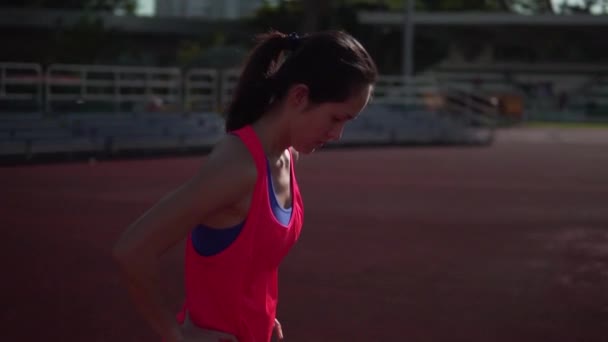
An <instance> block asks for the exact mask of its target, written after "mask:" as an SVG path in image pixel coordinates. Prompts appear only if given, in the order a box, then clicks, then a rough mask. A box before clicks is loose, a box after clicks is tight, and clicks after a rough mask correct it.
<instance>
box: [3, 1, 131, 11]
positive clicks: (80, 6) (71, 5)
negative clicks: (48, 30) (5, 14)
mask: <svg viewBox="0 0 608 342" xmlns="http://www.w3.org/2000/svg"><path fill="white" fill-rule="evenodd" d="M0 8H31V9H45V8H47V9H62V10H90V11H104V12H115V11H121V12H126V13H129V14H133V13H135V10H136V9H137V0H2V1H1V2H0Z"/></svg>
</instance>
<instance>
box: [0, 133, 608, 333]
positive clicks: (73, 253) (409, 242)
mask: <svg viewBox="0 0 608 342" xmlns="http://www.w3.org/2000/svg"><path fill="white" fill-rule="evenodd" d="M522 132H523V133H522ZM594 132H595V133H593V134H595V135H598V136H602V133H598V132H599V131H594ZM577 134H579V135H580V137H583V139H572V138H569V139H558V138H556V136H555V134H553V133H552V134H547V132H540V133H539V132H532V131H509V132H505V133H504V134H503V133H501V135H499V139H498V141H497V142H496V143H495V144H494V145H493V146H491V147H469V148H455V147H425V148H407V147H405V148H392V149H350V150H330V151H324V152H320V153H317V154H315V155H312V156H310V157H307V158H305V159H303V160H302V161H301V163H300V165H299V170H298V178H299V181H300V186H301V189H302V191H303V196H304V200H305V208H306V217H305V226H304V230H303V235H302V237H301V239H300V241H299V243H298V244H297V245H296V247H295V248H294V249H293V250H292V252H291V254H290V255H289V256H288V257H287V259H286V260H285V262H284V264H283V266H282V268H281V273H280V274H281V280H280V281H281V283H280V304H279V318H280V319H281V321H282V323H283V326H284V331H285V334H286V342H298V341H299V342H304V341H347V342H350V341H408V342H422V341H433V342H444V341H445V342H448V341H449V342H456V341H471V342H476V341H479V342H482V341H483V342H499V341H505V342H513V341H518V342H525V341H535V342H536V341H543V342H549V341H564V342H566V341H567V342H574V341H585V342H600V341H608V139H605V141H604V140H602V138H594V139H589V140H587V141H586V140H585V139H584V137H585V136H587V135H589V134H585V133H580V132H579V133H577ZM603 134H604V137H606V136H608V134H607V132H606V131H604V133H603ZM591 135H592V134H591ZM591 135H589V136H591ZM203 161H204V157H190V158H180V159H157V160H138V161H113V162H99V163H97V164H94V165H89V164H88V163H73V164H58V165H39V166H23V167H11V168H3V169H0V181H1V182H2V196H1V197H0V205H1V207H0V208H2V216H1V222H2V224H1V229H2V258H0V267H1V269H2V270H3V274H4V276H3V277H2V281H1V282H0V294H1V296H2V303H3V305H2V309H0V322H1V326H2V328H1V333H0V335H1V336H2V340H3V341H36V342H38V341H63V342H84V341H86V342H95V341H117V342H122V341H125V342H130V341H158V340H159V339H158V338H156V337H155V336H154V335H153V334H152V332H151V330H150V329H149V328H148V327H147V326H146V325H145V323H144V322H143V320H141V319H140V318H139V317H138V316H137V314H136V312H135V310H134V309H133V308H132V307H131V306H130V302H129V300H128V297H127V292H126V290H125V289H124V287H123V286H122V283H121V282H120V281H119V278H118V277H117V274H116V268H115V266H114V265H113V264H112V262H111V260H110V256H109V252H110V248H111V245H112V243H113V241H114V240H115V239H116V238H117V236H118V235H119V234H120V232H121V231H122V230H123V229H124V228H125V227H126V226H127V225H128V224H129V223H130V222H131V221H133V220H134V219H135V218H137V216H138V215H140V214H141V213H142V212H143V211H144V210H145V209H146V208H147V207H148V206H150V205H152V204H153V203H154V202H155V201H156V200H157V199H158V198H159V197H161V196H162V195H163V194H165V193H166V192H167V191H169V190H171V189H172V188H174V187H175V186H177V185H178V184H180V183H181V182H183V181H185V180H186V179H187V178H188V177H190V176H191V175H192V174H193V173H194V172H195V171H196V170H197V168H198V167H199V165H200V164H201V163H202V162H203ZM182 249H183V245H179V246H176V248H175V249H173V250H172V251H171V252H170V253H169V254H168V255H167V256H166V257H165V258H163V260H162V272H163V278H164V279H165V280H166V285H167V288H168V291H169V296H170V298H171V301H172V303H174V305H175V308H177V307H178V306H179V302H180V300H181V293H182V289H181V286H182V274H183V273H182V272H183V270H182V265H181V259H180V258H181V256H182Z"/></svg>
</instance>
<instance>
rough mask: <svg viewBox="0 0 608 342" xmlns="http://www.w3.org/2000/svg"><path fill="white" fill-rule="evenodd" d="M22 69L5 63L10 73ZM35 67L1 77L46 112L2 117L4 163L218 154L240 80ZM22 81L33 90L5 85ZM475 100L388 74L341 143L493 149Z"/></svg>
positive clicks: (206, 74) (210, 73)
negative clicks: (475, 120)
mask: <svg viewBox="0 0 608 342" xmlns="http://www.w3.org/2000/svg"><path fill="white" fill-rule="evenodd" d="M16 66H17V65H16V64H1V63H0V68H3V70H13V69H14V68H15V67H16ZM18 66H19V67H20V68H23V67H24V65H18ZM25 67H26V69H27V70H28V72H29V73H30V76H29V77H28V78H26V79H19V80H18V81H16V80H17V79H18V73H17V74H13V75H17V76H15V77H12V78H7V77H4V78H2V79H0V82H2V85H3V86H2V93H1V94H0V101H5V102H11V101H16V100H20V101H30V102H33V103H35V104H37V105H38V110H37V111H36V112H35V113H18V112H14V113H9V112H7V111H3V112H0V157H1V156H4V157H15V156H17V157H23V158H24V159H27V160H30V159H36V158H37V157H39V156H42V155H51V154H64V155H65V154H67V155H77V154H86V155H103V156H114V155H121V154H124V153H128V152H143V151H148V152H150V151H189V150H197V149H205V148H209V147H210V146H211V145H213V144H214V143H215V142H216V141H217V139H219V137H220V136H221V134H222V133H223V119H222V118H221V116H220V115H219V114H218V113H219V111H220V109H221V108H222V107H225V106H226V104H227V102H228V100H227V99H229V98H230V96H231V94H232V90H233V88H234V85H235V82H236V80H237V78H238V73H237V72H236V71H235V70H229V71H227V72H223V73H219V72H217V71H215V70H204V69H200V70H189V71H188V72H186V73H185V76H184V77H182V76H181V72H180V71H179V70H177V69H174V68H167V69H163V68H138V67H112V66H82V65H60V64H58V65H51V66H50V67H48V68H47V69H46V70H42V68H39V67H36V66H32V65H25ZM7 74H9V73H7V72H4V73H3V75H7ZM17 83H18V84H19V85H21V86H28V87H29V88H27V89H26V88H23V87H20V88H15V87H12V88H11V87H7V86H5V85H8V84H10V85H14V84H17ZM24 89H26V90H24ZM41 89H42V93H43V94H40V91H41ZM43 95H44V96H43ZM444 95H445V96H444ZM471 98H472V97H471V93H470V92H468V91H466V90H462V91H461V92H451V93H448V92H447V91H446V90H445V86H440V85H439V84H438V83H437V82H436V81H435V80H434V79H432V78H428V77H426V78H425V77H419V78H415V79H404V78H402V77H398V76H386V75H383V76H382V77H381V79H380V81H379V82H378V85H377V89H376V92H375V94H374V99H373V100H372V103H371V104H370V105H369V106H368V107H367V108H366V110H365V112H364V113H363V114H362V115H361V117H360V118H359V119H358V120H355V121H354V122H352V123H351V124H349V125H348V126H347V128H346V129H345V132H344V136H343V139H342V140H341V141H340V142H339V143H334V144H332V145H352V144H396V143H397V144H398V143H417V144H427V143H473V142H487V141H488V140H489V138H488V137H487V135H486V137H484V138H483V139H479V135H478V134H473V133H472V132H473V131H480V130H482V129H485V130H486V131H491V127H488V126H485V127H480V126H479V125H477V127H474V125H471V120H470V118H471V117H475V116H479V115H480V114H482V116H486V117H491V116H492V114H493V112H495V108H493V107H492V106H491V105H488V104H487V103H483V101H482V104H479V103H476V104H475V103H474V102H472V101H470V99H471ZM454 99H456V100H461V101H454ZM449 101H451V102H450V103H448V102H449ZM484 101H485V100H484ZM456 104H457V105H456ZM447 105H449V106H447ZM480 108H481V109H480Z"/></svg>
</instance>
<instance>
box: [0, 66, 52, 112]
mask: <svg viewBox="0 0 608 342" xmlns="http://www.w3.org/2000/svg"><path fill="white" fill-rule="evenodd" d="M41 76H42V68H41V67H40V65H38V64H34V63H0V100H9V101H14V100H17V101H30V102H33V103H35V105H36V106H37V107H38V109H41V106H42V100H43V94H42V93H43V92H42V84H43V82H42V77H41Z"/></svg>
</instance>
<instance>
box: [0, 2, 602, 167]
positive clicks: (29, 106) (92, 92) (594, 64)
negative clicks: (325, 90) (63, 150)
mask: <svg viewBox="0 0 608 342" xmlns="http://www.w3.org/2000/svg"><path fill="white" fill-rule="evenodd" d="M408 4H410V5H412V6H411V11H406V9H407V8H409V7H408V6H407V5H408ZM607 12H608V1H606V0H589V1H585V2H575V1H569V2H555V1H553V2H552V1H547V0H512V1H503V0H490V1H477V0H468V1H457V0H425V1H417V2H416V3H415V4H414V3H410V2H408V1H404V0H376V1H373V0H350V1H349V0H340V1H337V0H336V1H323V0H289V1H288V0H281V1H279V0H277V1H262V0H260V1H257V0H256V1H254V0H224V1H221V0H196V1H194V0H112V1H104V2H99V1H73V0H62V1H39V0H36V1H34V0H27V1H21V0H5V1H2V3H0V41H2V44H3V48H2V49H0V71H1V72H0V110H1V113H0V118H4V119H6V120H7V122H8V123H6V127H5V128H3V129H2V132H3V133H2V136H0V140H1V141H4V143H3V145H2V147H3V149H4V150H5V151H7V152H3V154H11V153H13V152H14V151H17V152H18V153H22V152H23V151H25V153H26V154H28V155H30V156H32V155H33V154H34V152H33V151H35V148H34V149H32V146H35V145H37V144H38V145H43V144H46V146H50V145H49V144H50V141H51V140H49V139H51V138H52V139H56V140H61V139H64V138H65V137H64V136H67V138H70V137H72V138H74V132H80V133H82V132H85V133H86V134H84V133H83V134H81V135H78V137H79V139H80V138H82V139H85V140H86V139H89V140H90V139H93V140H94V141H95V143H93V145H94V146H95V147H94V148H92V149H93V150H104V151H106V152H107V150H108V149H110V150H111V149H114V148H117V147H116V146H117V145H116V143H115V142H116V141H119V140H121V139H124V138H123V137H121V138H120V139H119V138H118V137H120V133H116V132H119V131H120V129H116V130H114V131H112V129H105V128H99V127H98V126H96V125H98V123H97V121H91V122H90V123H87V124H85V125H84V126H86V127H87V128H85V129H84V131H83V130H82V129H81V128H82V127H76V128H75V127H74V125H75V124H74V123H73V121H74V120H76V121H78V122H82V121H83V120H84V119H83V118H84V116H83V113H87V114H88V115H93V114H95V115H96V119H95V120H98V121H99V122H108V117H109V116H108V115H113V116H111V117H112V120H113V123H115V122H118V121H120V120H118V119H117V118H121V119H124V118H128V117H130V116H133V115H135V116H138V117H140V118H141V117H142V115H148V116H147V117H151V116H152V115H153V114H159V113H160V114H162V115H163V119H165V120H169V119H168V118H175V119H176V120H178V119H179V120H181V118H183V117H184V116H187V115H190V116H192V115H194V116H196V115H204V116H205V117H206V118H207V117H211V118H213V119H212V120H218V123H216V124H213V125H212V126H211V127H213V128H212V129H211V130H213V129H215V130H217V132H216V133H217V134H219V133H221V120H222V117H221V113H222V110H223V108H225V106H226V104H227V103H228V102H229V101H230V96H231V91H232V88H233V87H234V84H235V82H236V80H237V79H238V68H239V67H240V64H241V62H242V61H243V59H244V57H245V56H246V52H247V51H248V49H250V48H251V47H252V44H253V39H252V38H253V37H254V35H255V34H256V33H260V32H264V31H267V30H269V29H271V28H272V29H278V30H281V31H284V32H292V31H296V32H300V33H305V32H311V31H316V30H323V29H343V30H346V31H348V32H350V33H351V34H353V35H354V36H355V37H357V38H358V39H359V40H360V41H361V42H362V43H363V44H364V45H365V46H366V47H367V49H368V50H369V51H370V53H371V54H372V56H373V57H374V59H375V60H376V62H377V64H378V66H379V69H380V72H381V74H382V77H381V79H380V82H379V83H378V85H377V87H376V94H375V96H374V99H375V100H374V103H373V104H372V105H371V106H370V108H369V109H368V111H375V112H378V113H380V114H377V115H375V116H373V117H372V116H369V117H370V119H369V120H367V121H366V120H362V121H360V122H358V123H357V125H353V126H352V127H351V128H349V129H350V130H351V131H352V133H348V134H346V139H345V143H347V142H349V139H350V141H351V142H353V143H371V142H375V143H407V142H414V143H437V142H442V143H448V142H449V143H463V142H465V143H470V142H475V141H483V142H488V141H491V138H490V137H491V132H492V131H493V130H494V129H495V128H496V127H501V126H504V125H512V124H514V123H521V122H529V121H539V120H540V121H568V122H581V121H584V122H603V121H608V49H606V48H605V45H606V44H605V37H606V36H608V16H607V15H606V13H607ZM407 13H409V14H410V15H406V14H407ZM408 35H409V37H410V38H411V39H408ZM410 44H411V48H410ZM408 67H409V68H411V74H410V71H408V72H405V70H406V69H408ZM23 113H28V114H31V115H33V116H32V117H31V118H30V119H29V121H27V124H24V125H30V126H32V127H33V125H34V124H33V122H37V121H36V120H37V119H36V118H44V119H49V118H57V117H67V118H72V119H69V120H67V121H66V122H68V124H66V123H65V122H64V125H67V126H69V127H68V128H67V129H66V130H61V131H57V132H53V133H48V129H47V130H46V131H45V132H47V133H44V134H43V133H40V134H41V135H42V136H46V137H47V138H45V139H46V140H45V139H42V138H40V136H39V135H37V134H38V133H36V132H38V131H35V130H32V129H31V127H29V126H28V129H30V132H29V133H20V132H21V128H19V129H18V128H15V127H17V126H14V124H13V123H11V122H12V121H11V122H9V121H10V120H9V119H10V118H13V117H18V118H19V119H21V118H25V116H23ZM170 114H172V116H171V115H170ZM74 118H76V119H74ZM77 119H78V120H77ZM70 120H71V121H70ZM125 120H126V119H125ZM179 120H178V121H176V122H177V123H175V124H172V123H169V124H166V125H164V126H162V127H160V126H159V127H157V126H154V127H153V128H151V131H150V132H149V131H147V130H145V129H144V128H141V125H140V126H139V127H140V130H141V133H142V134H141V135H142V137H146V138H141V141H138V142H136V143H133V146H139V147H138V148H145V147H146V146H147V145H146V142H145V139H148V140H150V141H152V142H156V141H159V140H162V139H160V138H159V136H160V137H163V139H165V138H166V139H168V140H169V142H168V143H167V144H166V145H167V146H170V147H171V148H175V146H181V145H180V144H184V141H188V139H190V138H189V137H199V136H200V134H201V133H200V132H199V131H196V130H194V131H190V130H182V129H178V128H175V127H189V126H188V123H184V122H181V121H179ZM204 121H205V122H209V120H204ZM138 122H139V121H138ZM138 122H127V123H128V125H127V126H125V127H131V126H133V125H139V123H138ZM167 122H169V121H167ZM196 122H199V123H200V122H202V121H196ZM11 125H13V126H14V127H13V126H11ZM87 125H88V126H87ZM19 127H21V126H19ZM204 129H205V130H203V131H204V132H207V133H205V134H209V133H208V130H207V127H206V126H205V128H204ZM34 131H35V132H34ZM125 131H126V132H133V130H129V129H125ZM481 131H482V133H480V132H481ZM91 132H97V133H99V132H103V133H99V134H97V133H96V134H97V135H92V133H91ZM113 132H114V133H113ZM214 132H215V131H214ZM488 132H490V133H488ZM161 133H162V134H161ZM216 133H214V134H215V135H211V136H212V137H213V136H216V135H217V134H216ZM21 136H24V137H26V138H23V139H21V138H19V137H21ZM2 137H4V138H2ZM27 137H30V138H27ZM479 137H482V138H479ZM67 138H66V139H67ZM209 139H210V140H209ZM209 139H207V140H205V141H206V142H205V144H207V143H208V141H212V140H213V138H209ZM89 140H86V141H89ZM203 140H204V139H203ZM66 144H67V145H66V146H68V145H70V144H71V143H66ZM74 144H80V145H78V146H81V145H82V143H80V142H78V143H74ZM192 144H193V145H196V144H197V143H192ZM59 145H61V143H59ZM127 145H128V144H127ZM151 145H154V144H152V143H151ZM87 146H88V145H87ZM49 150H52V149H51V148H49Z"/></svg>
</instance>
